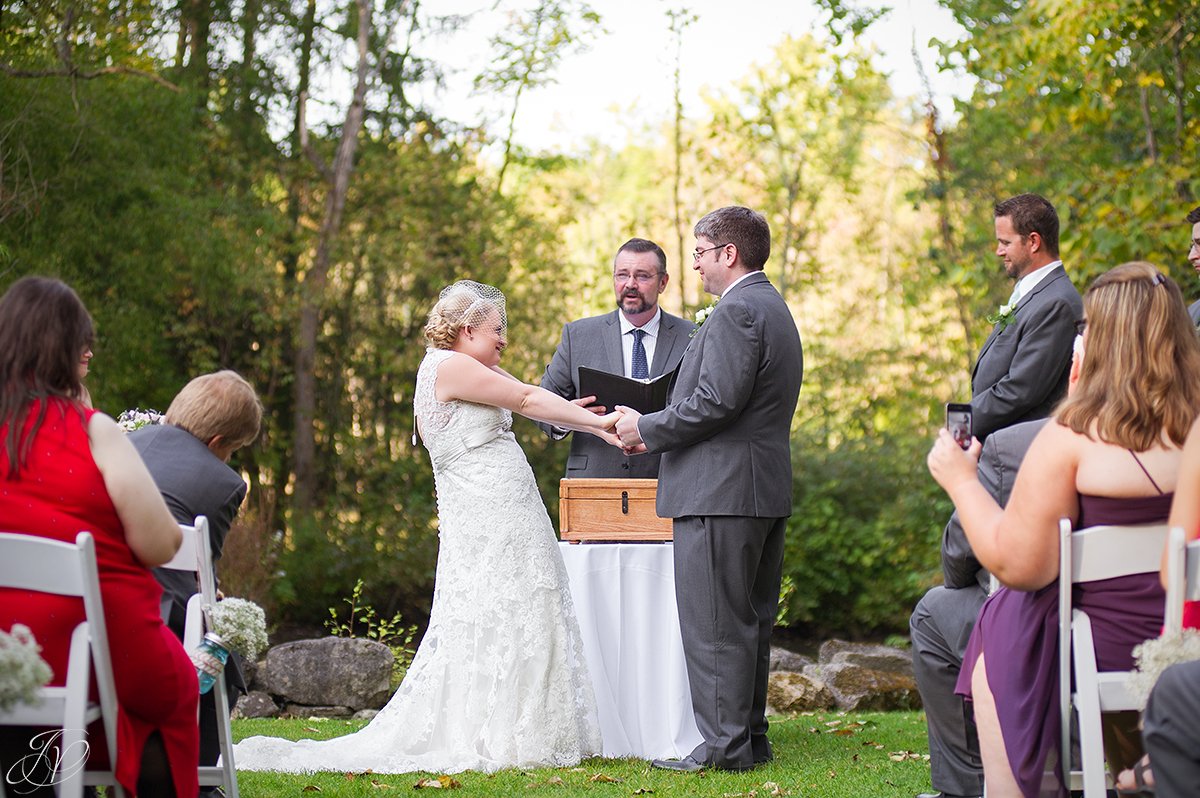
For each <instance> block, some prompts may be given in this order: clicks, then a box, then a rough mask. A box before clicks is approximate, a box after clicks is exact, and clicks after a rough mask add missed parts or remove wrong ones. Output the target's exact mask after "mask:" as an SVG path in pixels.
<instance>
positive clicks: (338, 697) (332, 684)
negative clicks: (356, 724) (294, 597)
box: [258, 637, 394, 717]
mask: <svg viewBox="0 0 1200 798" xmlns="http://www.w3.org/2000/svg"><path fill="white" fill-rule="evenodd" d="M393 660H394V657H393V656H392V652H391V649H389V648H388V647H387V646H385V645H383V644H382V643H377V642H375V641H373V640H363V639H359V638H353V639H351V638H343V637H323V638H320V639H317V640H296V641H294V642H291V643H284V644H283V645H280V646H275V647H274V648H272V649H271V650H270V651H268V652H267V659H266V662H265V664H264V666H263V667H262V668H261V669H260V670H259V672H258V680H259V681H260V682H261V683H262V684H263V685H265V687H266V691H267V692H268V693H270V694H271V695H273V696H276V697H278V698H281V699H282V700H283V703H284V704H285V705H287V706H286V711H288V712H290V713H292V714H297V715H302V716H308V715H314V716H315V713H313V712H307V711H306V710H304V709H299V710H296V711H294V710H293V708H292V707H291V706H290V705H293V704H296V705H302V706H303V707H313V708H315V707H322V708H330V710H331V711H333V709H332V708H347V709H348V710H349V711H348V712H347V713H346V716H347V717H348V716H349V715H352V714H353V713H354V712H357V711H358V710H360V709H379V708H381V707H382V706H383V705H384V704H386V703H387V700H388V698H389V697H390V696H391V685H390V681H391V677H392V662H393ZM337 711H340V709H338V710H337ZM328 717H342V716H341V715H329V716H328Z"/></svg>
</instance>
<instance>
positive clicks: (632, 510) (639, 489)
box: [558, 479, 671, 542]
mask: <svg viewBox="0 0 1200 798" xmlns="http://www.w3.org/2000/svg"><path fill="white" fill-rule="evenodd" d="M657 491H658V480H657V479H564V480H562V481H560V482H559V483H558V520H559V526H560V528H561V529H560V531H561V534H562V539H563V540H571V541H576V542H578V541H581V540H612V541H623V540H671V519H670V518H659V517H658V516H657V515H656V514H655V512H654V497H655V494H656V493H657Z"/></svg>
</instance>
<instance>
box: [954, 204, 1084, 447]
mask: <svg viewBox="0 0 1200 798" xmlns="http://www.w3.org/2000/svg"><path fill="white" fill-rule="evenodd" d="M993 216H994V217H995V224H996V255H997V257H999V258H1000V259H1001V260H1002V261H1003V264H1004V271H1005V273H1006V274H1007V275H1008V276H1009V277H1011V278H1012V279H1014V280H1016V286H1015V287H1014V289H1013V293H1012V297H1010V298H1009V301H1008V302H1007V303H1006V304H1005V305H1002V306H1001V307H1000V308H999V309H998V310H997V312H996V313H995V314H993V315H992V316H989V317H988V321H990V322H992V323H993V325H994V326H993V328H992V333H991V335H989V336H988V339H987V341H986V342H985V343H984V345H983V349H981V350H980V352H979V358H978V359H977V360H976V362H975V369H974V371H973V372H972V373H971V410H972V415H973V418H972V423H973V432H974V434H975V437H976V438H978V439H979V440H981V441H982V440H984V439H986V438H987V436H988V435H991V434H992V433H993V432H994V431H996V430H998V429H1000V428H1001V427H1007V426H1011V425H1012V424H1016V423H1017V422H1020V421H1030V420H1032V419H1035V418H1045V417H1046V416H1048V415H1050V411H1051V410H1053V409H1054V405H1055V404H1057V403H1058V400H1059V399H1061V398H1062V397H1063V394H1064V393H1066V390H1067V372H1068V371H1069V370H1070V365H1071V345H1072V342H1073V341H1074V339H1075V322H1076V321H1078V320H1079V319H1081V318H1082V317H1083V300H1081V299H1080V297H1079V291H1077V290H1076V289H1075V286H1074V285H1072V284H1071V280H1070V278H1068V277H1067V273H1066V271H1064V270H1063V265H1062V261H1061V260H1059V259H1058V213H1057V212H1055V210H1054V206H1053V205H1051V204H1050V203H1049V202H1048V201H1047V200H1046V199H1045V198H1043V197H1039V196H1038V195H1037V194H1020V195H1018V196H1015V197H1011V198H1009V199H1006V200H1004V201H1003V202H1000V203H997V204H996V206H995V209H994V212H993Z"/></svg>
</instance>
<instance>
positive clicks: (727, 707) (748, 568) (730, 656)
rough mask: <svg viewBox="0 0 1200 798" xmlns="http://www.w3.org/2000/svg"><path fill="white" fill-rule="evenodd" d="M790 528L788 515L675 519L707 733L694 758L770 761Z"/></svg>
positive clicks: (699, 710) (692, 667)
mask: <svg viewBox="0 0 1200 798" xmlns="http://www.w3.org/2000/svg"><path fill="white" fill-rule="evenodd" d="M786 528H787V519H786V518H747V517H743V516H687V517H684V518H676V519H675V523H674V538H675V541H674V557H675V599H676V603H677V604H678V605H679V626H680V632H681V634H682V636H683V653H684V659H685V660H686V662H687V673H688V682H689V684H690V686H691V694H692V708H693V710H694V711H695V714H696V726H697V728H699V730H700V734H701V735H702V736H703V737H704V742H703V743H701V744H700V745H699V746H698V747H697V748H696V750H695V751H693V752H692V756H694V757H695V758H696V759H698V760H700V761H701V762H707V763H709V764H711V765H715V766H716V767H722V768H730V769H745V768H750V767H753V766H754V764H755V763H756V762H765V761H767V760H768V759H770V758H771V745H770V743H769V742H768V741H767V718H766V708H767V676H768V673H769V670H770V660H771V630H772V629H773V628H774V626H775V613H776V610H777V608H778V604H779V583H780V579H781V577H782V571H783V535H784V531H785V529H786Z"/></svg>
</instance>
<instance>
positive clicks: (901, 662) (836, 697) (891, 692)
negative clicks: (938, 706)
mask: <svg viewBox="0 0 1200 798" xmlns="http://www.w3.org/2000/svg"><path fill="white" fill-rule="evenodd" d="M767 703H768V705H769V707H770V711H772V712H776V713H779V712H815V711H821V710H826V709H833V708H837V709H840V710H844V711H874V710H880V711H883V710H894V709H920V708H921V694H920V693H919V692H918V691H917V681H916V678H915V677H914V676H913V668H912V656H911V655H910V654H909V652H907V651H904V650H902V649H898V648H890V647H888V646H880V645H872V644H864V643H849V642H846V641H845V640H828V641H826V642H825V643H823V644H822V645H821V649H820V653H819V654H818V660H817V662H815V663H814V662H813V661H812V660H811V659H809V658H808V657H804V656H801V655H799V654H793V653H792V652H790V651H786V650H784V649H772V650H771V675H770V679H769V681H768V684H767Z"/></svg>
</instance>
